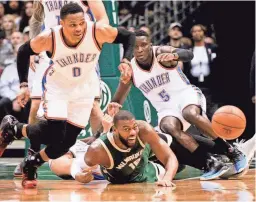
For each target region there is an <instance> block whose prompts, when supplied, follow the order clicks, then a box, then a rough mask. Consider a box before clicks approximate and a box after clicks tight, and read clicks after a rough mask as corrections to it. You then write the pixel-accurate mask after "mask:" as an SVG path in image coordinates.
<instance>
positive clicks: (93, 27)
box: [92, 23, 101, 51]
mask: <svg viewBox="0 0 256 202" xmlns="http://www.w3.org/2000/svg"><path fill="white" fill-rule="evenodd" d="M95 29H96V26H95V23H93V25H92V38H93V41H94V44H95V46H96V47H97V48H98V50H99V51H101V47H100V45H99V43H98V41H97V39H96V35H95Z"/></svg>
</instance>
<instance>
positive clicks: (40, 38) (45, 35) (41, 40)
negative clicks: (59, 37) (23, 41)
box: [32, 30, 53, 46]
mask: <svg viewBox="0 0 256 202" xmlns="http://www.w3.org/2000/svg"><path fill="white" fill-rule="evenodd" d="M52 38H53V34H52V31H51V30H47V31H43V32H41V33H40V34H38V35H37V36H36V37H34V38H33V39H32V40H33V41H36V43H37V45H38V46H43V45H45V44H48V43H49V42H52Z"/></svg>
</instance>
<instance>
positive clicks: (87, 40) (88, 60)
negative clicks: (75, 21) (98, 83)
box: [50, 21, 101, 82]
mask: <svg viewBox="0 0 256 202" xmlns="http://www.w3.org/2000/svg"><path fill="white" fill-rule="evenodd" d="M86 24H87V25H86V30H85V33H84V36H83V38H82V39H81V41H80V42H79V44H78V45H77V46H76V47H69V46H68V45H67V44H66V43H65V41H64V39H63V30H62V29H63V28H62V26H57V27H54V28H53V29H52V30H53V35H54V44H53V47H54V48H53V50H54V51H53V53H52V61H53V65H52V67H51V68H52V69H53V72H54V73H52V74H51V75H50V76H54V75H59V76H61V77H63V79H65V78H66V79H67V81H72V82H79V81H90V80H91V79H92V78H94V77H93V76H92V75H93V74H95V73H96V72H95V66H96V64H97V63H98V59H99V55H100V51H101V50H100V48H99V47H98V44H97V42H96V39H95V35H94V31H95V30H94V23H93V22H90V21H86ZM51 72H52V71H51Z"/></svg>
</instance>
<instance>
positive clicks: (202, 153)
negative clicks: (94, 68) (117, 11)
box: [112, 30, 247, 179]
mask: <svg viewBox="0 0 256 202" xmlns="http://www.w3.org/2000/svg"><path fill="white" fill-rule="evenodd" d="M135 34H136V44H135V49H134V58H133V59H132V61H131V66H132V70H133V77H132V80H131V82H130V83H127V84H124V83H119V86H118V89H117V90H116V93H115V95H114V97H113V99H112V101H113V102H117V103H119V104H121V105H122V104H123V103H124V101H125V99H126V97H127V95H128V93H129V91H130V89H131V86H132V84H133V85H134V86H135V87H137V88H138V89H139V90H140V91H141V92H142V93H143V95H144V96H145V97H146V98H147V99H148V100H149V101H150V102H151V104H152V105H153V107H154V108H155V109H156V111H157V112H158V114H157V115H158V125H159V128H160V130H161V131H162V132H164V133H166V134H169V135H171V136H172V137H173V138H174V139H176V140H177V142H179V143H180V144H181V145H183V146H184V147H185V148H186V149H187V150H189V151H190V153H191V154H192V155H193V156H194V157H195V158H197V159H202V162H206V161H207V159H211V154H209V153H208V152H207V150H206V149H205V148H204V147H202V146H200V145H199V144H198V143H197V142H196V141H195V139H194V138H193V137H192V136H191V135H189V134H188V133H186V132H185V131H186V130H187V129H188V127H190V125H194V126H196V127H197V128H198V129H199V130H200V131H201V133H203V134H205V135H207V136H208V137H211V138H212V139H213V140H214V142H215V144H214V147H215V148H214V149H215V151H217V153H220V154H223V153H225V154H226V155H227V156H228V157H229V158H230V159H231V160H232V161H233V163H234V165H235V168H236V171H237V173H240V172H242V171H243V170H244V169H245V168H246V166H247V163H246V162H247V160H246V158H245V156H244V154H243V153H242V152H241V151H239V150H238V149H237V148H236V147H233V146H231V145H230V144H228V143H227V142H225V141H224V140H223V139H221V138H218V136H217V135H216V134H215V133H214V131H213V130H212V127H211V122H210V121H209V119H208V118H207V116H206V113H205V112H206V100H205V97H204V95H203V94H202V92H201V90H200V89H199V88H197V87H195V86H193V85H192V84H190V82H189V80H188V79H187V78H186V76H185V75H184V74H183V72H182V70H181V68H180V67H179V61H181V62H188V61H190V60H191V59H192V58H193V53H192V52H191V51H189V50H185V49H179V48H173V47H171V46H153V45H152V43H151V41H150V37H149V35H148V34H147V33H146V32H144V31H141V30H140V31H136V32H135ZM224 170H225V168H224V167H223V166H221V164H218V162H217V161H216V163H215V164H213V165H212V166H211V167H210V169H209V170H205V173H204V174H203V176H202V178H204V179H211V178H212V177H213V176H215V177H218V176H221V175H222V173H223V171H224Z"/></svg>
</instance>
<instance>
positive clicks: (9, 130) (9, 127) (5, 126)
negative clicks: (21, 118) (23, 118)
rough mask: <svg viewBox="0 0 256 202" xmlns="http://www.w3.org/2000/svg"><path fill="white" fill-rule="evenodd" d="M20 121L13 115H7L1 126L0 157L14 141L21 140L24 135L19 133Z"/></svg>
mask: <svg viewBox="0 0 256 202" xmlns="http://www.w3.org/2000/svg"><path fill="white" fill-rule="evenodd" d="M18 123H19V122H18V120H17V119H16V118H15V117H14V116H11V115H6V116H5V117H4V118H3V120H2V122H1V125H0V157H1V156H2V155H3V153H4V151H5V149H6V147H7V146H8V145H9V144H11V143H12V142H13V141H14V140H17V139H21V138H22V134H18V133H17V124H18Z"/></svg>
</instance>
